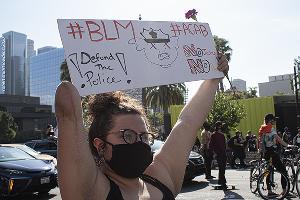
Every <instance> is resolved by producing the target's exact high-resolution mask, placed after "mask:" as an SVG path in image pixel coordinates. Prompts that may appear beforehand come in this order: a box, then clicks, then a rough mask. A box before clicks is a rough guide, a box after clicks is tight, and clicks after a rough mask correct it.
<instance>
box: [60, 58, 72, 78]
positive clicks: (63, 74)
mask: <svg viewBox="0 0 300 200" xmlns="http://www.w3.org/2000/svg"><path fill="white" fill-rule="evenodd" d="M60 81H69V82H71V77H70V73H69V69H68V65H67V62H66V61H64V62H62V63H61V65H60Z"/></svg>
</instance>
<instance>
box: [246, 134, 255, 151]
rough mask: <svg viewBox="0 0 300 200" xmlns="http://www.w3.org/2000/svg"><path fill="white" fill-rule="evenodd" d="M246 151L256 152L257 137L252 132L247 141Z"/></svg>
mask: <svg viewBox="0 0 300 200" xmlns="http://www.w3.org/2000/svg"><path fill="white" fill-rule="evenodd" d="M248 151H249V152H257V139H256V135H254V134H252V135H251V137H250V139H249V141H248Z"/></svg>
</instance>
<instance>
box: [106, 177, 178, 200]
mask: <svg viewBox="0 0 300 200" xmlns="http://www.w3.org/2000/svg"><path fill="white" fill-rule="evenodd" d="M107 178H108V177H107ZM140 178H141V179H142V180H143V181H145V182H147V183H149V184H151V185H153V186H154V187H156V188H157V189H159V190H160V191H161V192H162V194H163V198H162V200H175V198H174V195H173V193H172V192H171V190H170V189H169V188H168V187H167V186H165V185H164V184H162V183H161V182H160V181H159V180H157V179H155V178H153V177H151V176H148V175H146V174H143V175H141V176H140ZM108 180H109V182H110V190H109V193H108V195H107V198H106V200H124V199H123V196H122V193H121V190H120V188H119V186H118V185H117V184H116V183H115V182H113V181H112V180H110V178H108Z"/></svg>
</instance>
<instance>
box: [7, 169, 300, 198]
mask: <svg viewBox="0 0 300 200" xmlns="http://www.w3.org/2000/svg"><path fill="white" fill-rule="evenodd" d="M212 175H213V176H215V177H217V176H218V171H217V170H213V171H212ZM226 178H227V182H228V184H233V185H235V186H236V189H235V190H228V191H223V190H214V189H213V188H212V187H211V186H210V184H216V183H217V179H213V180H211V181H210V182H209V181H207V180H206V179H205V177H204V175H202V176H198V177H196V178H195V179H194V180H193V181H191V182H189V183H186V184H184V186H183V188H182V190H181V193H180V194H179V195H178V196H177V197H176V200H184V199H188V200H199V199H206V200H218V199H224V200H225V199H235V200H237V199H249V200H250V199H251V200H255V199H261V198H260V197H259V196H258V195H257V194H252V193H251V192H250V189H249V170H240V169H234V170H233V169H228V170H226ZM60 199H61V197H60V193H59V189H58V188H55V189H53V190H51V191H50V193H49V195H46V196H39V195H36V194H34V195H28V196H22V197H18V198H12V199H10V200H60ZM289 199H292V200H294V199H299V198H298V197H294V198H289Z"/></svg>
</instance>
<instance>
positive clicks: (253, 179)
mask: <svg viewBox="0 0 300 200" xmlns="http://www.w3.org/2000/svg"><path fill="white" fill-rule="evenodd" d="M258 177H259V166H257V165H255V166H254V167H252V168H251V169H250V178H249V180H250V191H251V192H252V193H256V192H257V179H258Z"/></svg>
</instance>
